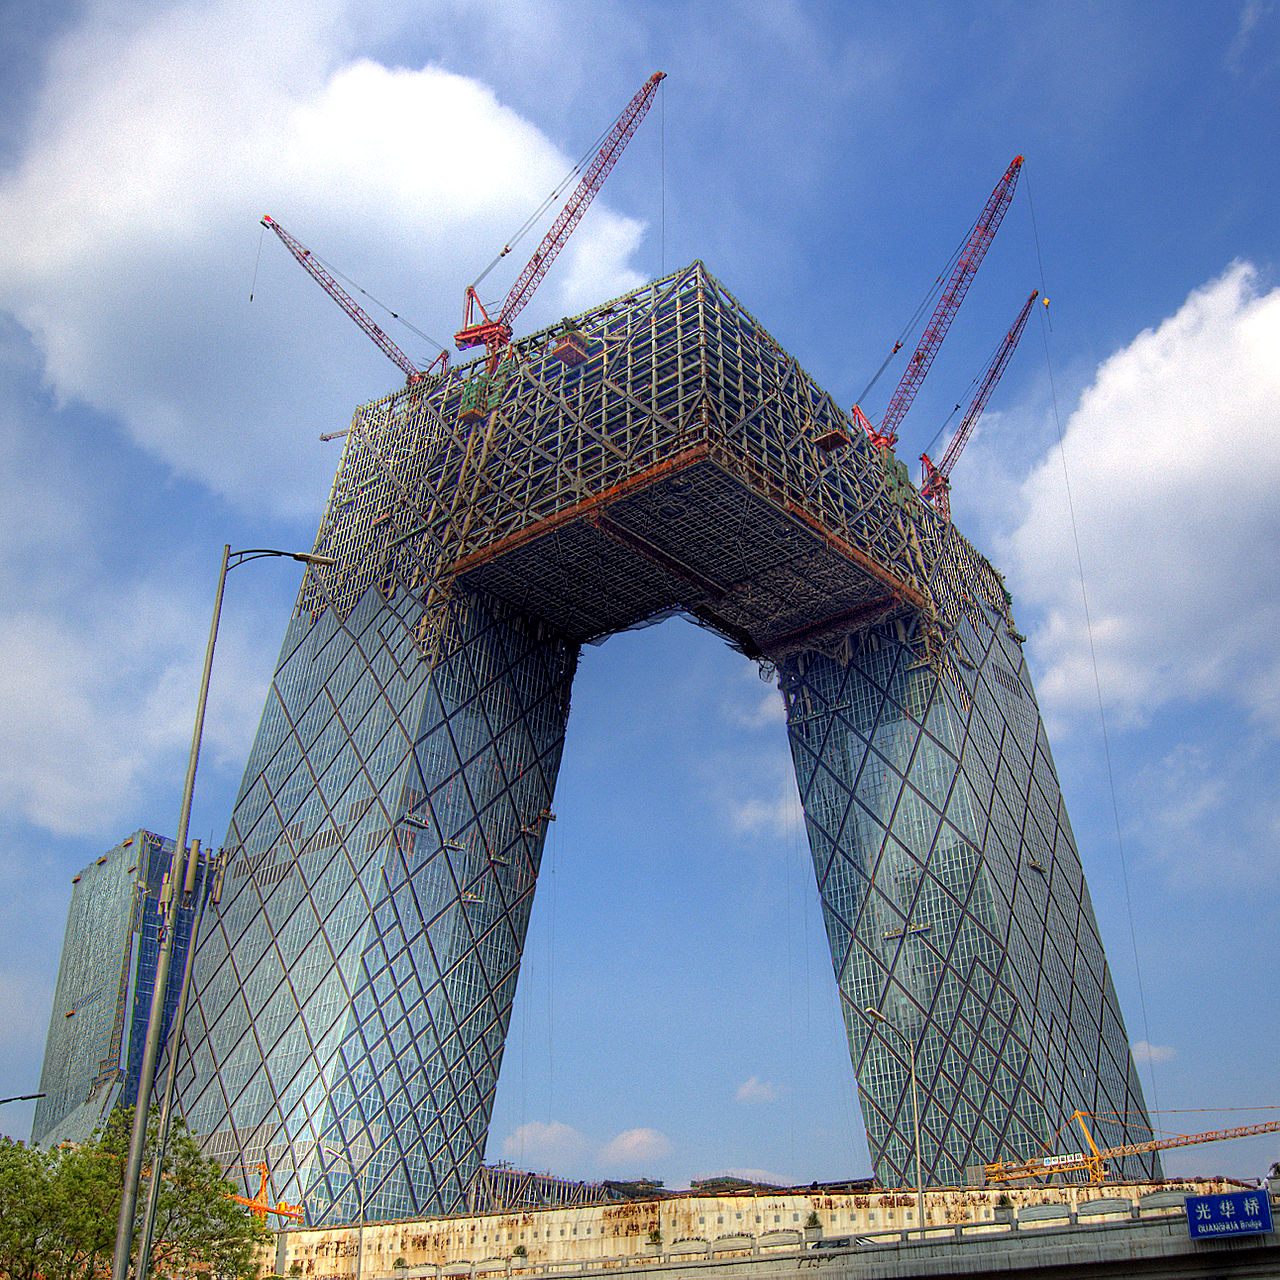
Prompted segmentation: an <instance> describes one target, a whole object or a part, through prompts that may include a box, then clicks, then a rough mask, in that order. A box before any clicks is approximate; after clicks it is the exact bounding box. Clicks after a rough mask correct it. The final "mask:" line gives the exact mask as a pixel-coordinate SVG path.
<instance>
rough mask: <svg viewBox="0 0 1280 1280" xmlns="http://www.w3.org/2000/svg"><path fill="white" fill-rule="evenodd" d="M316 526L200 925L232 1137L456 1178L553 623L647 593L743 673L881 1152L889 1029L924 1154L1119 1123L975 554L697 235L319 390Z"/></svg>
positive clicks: (304, 1174)
mask: <svg viewBox="0 0 1280 1280" xmlns="http://www.w3.org/2000/svg"><path fill="white" fill-rule="evenodd" d="M566 329H567V330H568V331H569V332H570V335H571V337H572V341H566V340H565V330H566ZM316 550H317V551H318V552H320V553H321V554H323V555H325V556H331V557H333V558H334V559H335V560H336V562H337V563H336V564H335V565H333V566H332V567H320V568H314V567H313V568H309V569H308V571H307V574H306V577H305V578H304V580H303V584H302V589H301V591H300V593H299V597H298V603H297V607H296V609H295V612H294V615H293V618H292V620H291V621H290V623H289V627H288V631H287V633H286V636H285V640H284V644H283V647H282V649H281V653H280V658H279V660H278V663H277V667H276V673H275V677H274V679H273V681H272V686H271V690H270V693H269V695H268V700H267V706H266V709H265V711H264V714H263V719H262V723H261V726H260V728H259V731H258V736H257V739H256V741H255V743H254V747H253V751H252V754H251V756H250V759H249V762H248V765H247V768H246V770H245V776H244V781H243V783H242V786H241V790H240V794H239V797H238V799H237V802H236V806H235V811H234V814H233V817H232V822H231V830H230V834H229V837H228V842H227V843H228V851H229V857H230V861H229V864H228V867H227V873H226V881H225V887H224V889H223V893H222V898H221V902H220V903H219V904H218V906H217V907H216V909H215V910H211V911H210V913H209V915H208V917H207V918H206V927H204V928H203V929H202V931H201V935H200V939H199V944H198V948H197V955H196V968H195V976H196V982H195V993H194V998H193V1001H192V1007H191V1009H190V1011H189V1015H188V1023H187V1027H188V1035H189V1037H190V1042H191V1050H192V1052H191V1058H190V1060H189V1061H184V1062H183V1064H182V1071H181V1074H180V1085H179V1088H180V1100H181V1103H182V1107H183V1110H184V1112H185V1114H186V1117H187V1120H188V1123H189V1124H190V1126H191V1128H192V1129H193V1130H194V1131H195V1132H197V1133H198V1134H200V1135H201V1137H202V1140H203V1142H204V1145H205V1148H206V1150H207V1151H208V1152H210V1153H211V1154H213V1155H215V1156H216V1157H218V1158H219V1159H220V1160H222V1161H223V1162H224V1163H225V1164H226V1165H227V1166H228V1167H229V1168H232V1169H233V1170H234V1169H237V1168H241V1167H244V1166H245V1165H252V1164H255V1163H256V1162H258V1161H263V1160H265V1161H266V1163H267V1164H268V1166H269V1168H270V1170H271V1177H272V1194H273V1195H274V1196H276V1197H278V1198H284V1199H288V1200H295V1201H296V1200H300V1201H303V1202H304V1203H305V1204H306V1206H307V1214H308V1218H309V1220H310V1221H311V1222H313V1223H334V1222H341V1221H349V1220H352V1219H354V1218H355V1217H356V1216H357V1214H358V1213H359V1212H360V1211H361V1208H362V1206H363V1212H364V1213H365V1215H366V1216H367V1217H370V1218H397V1217H409V1216H416V1215H422V1214H434V1213H447V1212H456V1211H460V1210H462V1209H463V1208H464V1207H465V1205H466V1203H467V1196H468V1191H469V1189H471V1188H472V1187H473V1184H474V1180H475V1178H476V1176H477V1173H478V1171H479V1169H480V1166H481V1160H482V1157H483V1154H484V1147H485V1142H486V1138H487V1134H488V1124H489V1116H490V1112H491V1109H492V1103H493V1096H494V1090H495V1087H496V1084H497V1079H498V1072H499V1067H500V1065H501V1060H502V1051H503V1045H504V1042H505V1037H506V1032H507V1026H508V1022H509V1018H510V1011H511V1004H512V1000H513V997H514V993H515V986H516V980H517V976H518V972H519V964H520V955H521V951H522V948H523V944H524V937H525V930H526V927H527V924H528V920H529V912H530V907H531V905H532V898H533V892H534V886H535V884H536V881H537V875H538V868H539V863H540V859H541V854H542V847H543V841H544V838H545V835H546V830H547V823H548V822H549V821H551V819H552V813H551V806H552V797H553V794H554V790H555V780H556V774H557V771H558V768H559V763H560V756H561V750H562V746H563V741H564V733H565V726H566V722H567V718H568V711H569V694H570V688H571V683H572V679H573V673H574V669H575V665H576V660H577V654H578V650H579V647H580V646H581V645H582V644H583V643H586V642H590V641H598V640H600V639H603V638H604V637H607V636H608V635H610V634H612V633H614V632H616V631H619V630H623V629H626V628H629V627H633V626H637V625H641V624H643V623H644V622H646V621H648V620H651V619H653V618H654V617H657V616H661V615H663V614H665V613H672V612H680V613H682V614H684V615H686V616H688V617H690V618H692V619H694V620H695V621H697V622H698V623H699V624H700V625H703V626H705V627H708V628H710V629H712V630H714V631H716V632H717V633H718V634H720V635H721V636H723V637H724V638H725V640H726V641H727V642H728V643H729V644H730V645H731V646H732V647H734V648H735V649H737V650H738V651H739V652H741V653H742V654H743V655H744V656H745V657H746V658H748V659H750V660H752V661H755V662H757V663H759V664H761V665H762V666H764V667H766V668H767V669H768V670H769V671H771V672H772V673H773V674H775V675H776V676H777V678H778V681H779V685H780V688H781V690H782V694H783V697H784V699H785V702H786V707H787V715H788V724H789V733H790V739H791V746H792V753H793V757H794V763H795V768H796V776H797V780H798V782H799V786H800V793H801V797H802V800H803V803H804V809H805V816H806V821H807V824H808V831H809V839H810V844H811V848H812V851H813V858H814V865H815V869H816V872H817V881H818V889H819V892H820V894H821V896H822V902H823V908H824V912H825V916H826V923H827V930H828V936H829V939H830V942H831V950H832V958H833V963H834V967H835V974H836V978H837V982H838V984H839V988H840V992H841V997H842V1008H843V1010H844V1014H845V1020H846V1026H847V1030H848V1035H849V1045H850V1051H851V1055H852V1060H853V1066H854V1073H855V1077H856V1080H857V1086H858V1090H859V1095H860V1098H861V1101H862V1106H863V1112H864V1116H865V1118H866V1121H867V1129H868V1135H869V1138H870V1144H871V1151H872V1156H873V1159H874V1161H875V1166H876V1173H877V1175H878V1177H879V1178H880V1180H881V1181H882V1182H883V1183H885V1184H887V1185H902V1184H908V1183H910V1182H911V1181H913V1178H914V1168H913V1165H912V1161H911V1158H910V1152H911V1150H912V1122H911V1111H910V1097H909V1089H908V1087H907V1082H908V1067H909V1062H910V1059H911V1058H912V1057H913V1056H914V1057H915V1059H916V1061H917V1066H918V1069H919V1075H920V1084H921V1091H922V1116H921V1121H922V1125H921V1127H922V1139H923V1140H922V1148H923V1154H924V1165H925V1177H926V1180H927V1181H928V1182H930V1183H934V1184H938V1183H957V1182H961V1181H963V1178H964V1172H965V1169H966V1168H967V1167H968V1166H971V1165H974V1164H980V1163H982V1162H984V1161H990V1160H996V1159H1019V1158H1023V1157H1026V1156H1030V1155H1033V1154H1037V1153H1039V1152H1041V1151H1044V1150H1071V1149H1073V1143H1074V1139H1073V1138H1071V1137H1066V1136H1063V1137H1059V1136H1058V1135H1059V1132H1060V1130H1062V1129H1064V1127H1065V1126H1066V1122H1067V1119H1068V1117H1069V1116H1070V1114H1071V1112H1072V1111H1074V1110H1077V1109H1080V1110H1083V1111H1088V1112H1092V1113H1095V1114H1096V1115H1097V1117H1098V1119H1096V1120H1095V1121H1094V1123H1093V1127H1094V1130H1095V1132H1096V1133H1100V1135H1101V1139H1100V1140H1101V1141H1105V1142H1111V1141H1121V1140H1125V1139H1127V1138H1132V1139H1134V1140H1137V1139H1140V1138H1143V1137H1146V1136H1147V1134H1148V1129H1147V1126H1146V1115H1145V1108H1144V1104H1143V1101H1142V1095H1141V1090H1140V1087H1139V1084H1138V1080H1137V1076H1136V1073H1135V1071H1134V1067H1133V1062H1132V1059H1131V1056H1130V1053H1129V1048H1128V1042H1127V1037H1126V1034H1125V1030H1124V1025H1123V1021H1122V1019H1121V1016H1120V1011H1119V1008H1118V1006H1117V1003H1116V999H1115V993H1114V991H1113V990H1112V986H1111V982H1110V978H1109V975H1108V972H1107V966H1106V960H1105V957H1104V955H1103V951H1102V946H1101V943H1100V941H1099V938H1098V931H1097V925H1096V922H1095V920H1094V916H1093V911H1092V907H1091V905H1090V902H1089V897H1088V893H1087V891H1086V889H1085V885H1084V880H1083V875H1082V872H1081V867H1080V860H1079V857H1078V855H1077V852H1076V849H1075V846H1074V843H1073V841H1072V836H1071V831H1070V826H1069V824H1068V822H1067V817H1066V813H1065V810H1064V808H1063V804H1062V798H1061V795H1060V793H1059V790H1058V784H1057V778H1056V774H1055V771H1054V767H1053V762H1052V759H1051V757H1050V754H1049V749H1048V743H1047V741H1046V739H1045V735H1044V729H1043V726H1042V724H1041V721H1040V717H1039V713H1038V711H1037V709H1036V704H1035V698H1034V694H1033V691H1032V688H1031V682H1030V678H1029V676H1028V673H1027V668H1026V664H1025V662H1024V661H1023V657H1022V638H1021V637H1020V636H1019V635H1018V634H1017V632H1016V630H1015V629H1014V624H1013V618H1012V614H1011V612H1010V601H1009V598H1008V596H1007V593H1006V592H1005V590H1004V585H1003V582H1002V580H1001V578H1000V576H999V574H998V573H996V571H995V570H994V569H993V568H992V566H991V565H990V564H989V563H988V562H987V561H986V560H985V559H984V558H983V557H982V556H981V555H980V554H979V553H978V552H977V551H976V550H975V549H974V548H973V547H972V546H971V545H970V544H969V543H968V542H966V541H965V540H964V538H963V537H962V536H961V535H960V534H959V533H958V532H957V531H956V530H955V529H954V528H953V527H952V526H951V525H950V523H949V522H948V521H946V520H945V519H943V518H941V517H940V516H939V515H938V514H937V513H936V512H935V511H933V510H932V508H930V507H928V506H927V505H926V504H924V503H923V502H922V501H921V499H920V497H919V494H918V493H917V492H916V490H915V488H914V487H913V486H912V485H911V483H910V481H909V479H908V478H907V474H906V468H905V466H903V465H902V464H901V463H900V462H898V461H897V460H896V459H895V458H894V457H893V455H892V453H890V452H887V451H881V450H877V449H874V448H873V447H872V446H871V445H870V444H869V443H868V441H867V440H866V439H865V438H864V437H863V436H862V435H861V434H859V433H858V431H857V430H856V429H855V427H854V426H853V424H852V423H851V422H850V420H849V418H848V416H847V415H846V414H845V413H844V412H843V411H842V410H841V409H840V407H839V406H838V405H836V404H835V403H834V402H833V401H832V400H831V398H830V397H829V396H828V395H827V394H826V393H825V392H823V391H822V390H821V389H820V388H819V387H817V386H816V385H815V384H814V383H813V382H812V381H811V380H810V379H809V378H808V376H807V375H806V374H805V373H804V371H803V370H802V369H801V368H800V367H799V365H798V364H797V363H796V361H795V360H794V358H793V357H791V356H790V355H788V354H787V353H786V352H785V351H784V350H783V349H782V348H781V347H780V346H779V344H778V343H777V342H776V341H774V340H773V339H772V338H771V337H770V336H769V335H768V333H767V332H766V331H765V330H764V329H763V328H762V327H761V326H760V325H759V323H758V322H757V321H756V320H755V319H754V318H753V317H752V316H750V315H749V313H747V312H746V311H745V310H744V309H743V308H742V307H741V306H740V304H738V303H737V301H736V300H735V299H734V298H733V297H732V296H731V295H730V294H729V293H728V292H727V291H726V290H725V289H724V288H723V286H721V285H720V284H719V283H718V282H717V281H716V280H715V279H714V278H713V277H711V276H710V275H709V273H707V271H706V269H705V268H704V267H703V266H702V264H701V263H693V264H691V265H690V266H689V267H686V268H684V269H682V270H681V271H678V272H675V273H674V274H673V275H671V276H669V277H667V278H665V279H663V280H659V281H655V282H654V283H652V284H650V285H647V286H645V288H643V289H640V290H637V291H635V292H634V293H632V294H629V295H627V296H625V297H623V298H619V299H615V300H613V301H610V302H607V303H604V304H602V305H601V306H599V307H597V308H594V309H593V310H592V311H590V312H588V313H586V314H584V315H582V316H579V317H576V318H575V319H574V320H573V321H572V322H567V323H566V325H565V326H561V327H558V328H557V329H556V330H548V331H546V332H543V333H539V334H535V335H533V336H532V337H530V338H528V339H525V340H522V341H521V342H520V343H518V344H516V345H515V346H514V347H513V348H512V349H511V351H510V353H509V355H508V356H507V357H506V358H504V360H503V361H502V362H501V363H499V364H498V365H497V366H496V367H495V368H493V369H489V368H486V367H485V366H484V365H483V364H480V363H477V364H473V365H470V366H464V367H462V368H460V369H456V370H451V371H449V372H448V373H447V374H443V375H440V376H436V377H432V378H428V379H424V380H423V381H421V382H418V383H415V384H414V385H412V386H409V387H406V388H404V389H403V390H401V391H397V392H395V393H393V394H392V395H390V396H388V397H386V398H385V399H383V400H379V401H377V402H375V403H373V404H370V405H366V406H364V407H362V408H361V409H359V410H357V412H356V415H355V418H354V420H353V422H352V426H351V430H350V432H349V434H348V437H347V443H346V448H345V451H344V454H343V459H342V462H341V464H340V466H339V469H338V474H337V476H336V478H335V481H334V488H333V492H332V494H331V496H330V500H329V504H328V506H327V508H326V511H325V514H324V517H323V519H322V522H321V526H320V530H319V532H318V534H317V539H316ZM744 945H747V941H746V940H745V939H744ZM868 1009H874V1010H876V1011H877V1013H879V1014H882V1015H883V1018H884V1019H885V1020H886V1021H885V1022H884V1023H881V1022H880V1021H878V1020H877V1019H876V1018H875V1017H874V1016H873V1015H871V1014H869V1013H867V1012H866V1011H867V1010H868ZM1064 1144H1065V1145H1064ZM1146 1159H1147V1162H1146V1163H1145V1164H1143V1163H1142V1162H1141V1161H1136V1160H1131V1161H1129V1162H1127V1165H1126V1166H1125V1167H1124V1168H1123V1170H1122V1171H1123V1172H1125V1173H1128V1174H1137V1173H1139V1172H1142V1171H1143V1170H1144V1169H1146V1170H1150V1169H1153V1168H1154V1167H1155V1165H1154V1161H1153V1160H1152V1159H1151V1158H1150V1157H1148V1158H1146Z"/></svg>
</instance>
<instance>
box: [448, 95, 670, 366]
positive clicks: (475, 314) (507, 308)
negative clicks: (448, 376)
mask: <svg viewBox="0 0 1280 1280" xmlns="http://www.w3.org/2000/svg"><path fill="white" fill-rule="evenodd" d="M664 79H666V73H665V72H662V71H655V72H654V73H653V75H651V76H650V77H649V78H648V80H646V81H645V82H644V84H643V85H642V86H641V87H640V90H639V92H638V93H637V94H636V95H635V97H634V98H632V99H631V101H630V102H629V103H627V105H626V107H625V108H624V109H623V111H622V114H621V115H620V116H619V117H618V118H617V120H616V121H615V122H614V124H613V127H612V128H611V129H610V130H609V132H608V134H606V136H605V140H604V143H603V144H602V145H601V147H600V150H599V152H597V154H596V158H595V159H594V160H593V161H592V162H591V165H590V166H589V167H588V169H587V170H586V172H585V173H584V174H583V175H582V180H581V181H580V182H579V183H578V185H577V187H576V188H575V189H574V192H573V194H572V195H571V196H570V197H569V200H568V203H567V204H566V205H565V206H564V208H563V209H561V210H560V214H559V216H558V217H557V218H556V220H555V221H554V222H553V223H552V224H551V229H550V230H549V231H548V232H547V234H546V235H545V236H543V238H542V243H541V244H540V245H538V247H537V249H535V250H534V254H533V257H532V258H530V259H529V261H528V263H527V264H526V265H525V268H524V270H523V271H522V272H521V273H520V274H519V276H518V277H517V278H516V282H515V284H513V285H512V286H511V291H510V292H509V293H508V294H507V296H506V299H505V300H504V301H503V303H502V306H501V308H499V310H498V313H497V316H496V317H494V316H491V315H490V314H489V312H488V310H487V309H486V307H485V305H484V303H483V302H481V301H480V295H479V294H478V293H477V292H476V285H478V284H479V283H480V280H483V279H484V276H481V277H480V279H478V280H476V281H475V283H474V284H470V285H468V286H467V292H466V306H465V311H464V313H463V319H462V328H461V329H459V330H458V332H457V333H456V334H454V336H453V337H454V341H455V342H456V343H457V344H458V350H459V351H466V350H467V349H468V348H470V347H484V349H485V351H486V352H487V353H488V364H489V371H490V372H492V371H493V367H494V366H495V365H496V364H497V361H498V358H499V356H500V354H501V352H502V350H503V349H504V348H505V347H506V346H508V345H509V343H510V342H511V324H512V321H514V320H515V318H516V316H518V315H519V314H520V312H521V311H522V310H523V309H524V307H525V305H526V303H528V301H529V299H530V298H532V297H533V294H534V290H535V289H537V287H538V285H540V284H541V283H542V278H543V277H544V276H545V275H546V274H547V272H548V271H549V270H550V269H551V264H552V263H553V262H554V261H555V260H556V257H557V255H558V254H559V253H560V250H561V249H563V248H564V246H565V242H566V241H567V240H568V239H569V237H570V235H572V234H573V229H574V228H575V227H576V226H577V225H578V223H579V222H580V221H581V220H582V215H583V214H584V213H586V211H587V207H588V206H589V205H590V204H591V202H592V200H594V199H595V196H596V192H597V191H599V190H600V188H601V187H602V186H603V185H604V180H605V179H606V178H607V177H608V176H609V173H610V171H611V170H612V169H613V166H614V165H615V164H616V163H617V161H618V157H619V156H620V155H621V154H622V152H623V151H624V150H625V149H626V145H627V143H628V142H630V141H631V135H632V134H634V133H635V131H636V129H637V128H639V126H640V122H641V121H642V120H643V119H644V118H645V116H646V114H648V111H649V107H650V106H651V105H652V104H653V98H654V94H656V93H657V91H658V85H659V84H660V83H661V82H662V81H663V80H664ZM510 252H511V246H510V245H507V246H506V247H505V248H504V249H503V250H502V252H501V253H500V254H499V255H498V258H499V259H500V258H503V257H505V256H506V255H507V254H508V253H510ZM497 260H498V259H495V260H494V261H495V263H496V262H497ZM486 274H487V273H486Z"/></svg>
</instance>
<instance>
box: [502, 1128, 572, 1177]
mask: <svg viewBox="0 0 1280 1280" xmlns="http://www.w3.org/2000/svg"><path fill="white" fill-rule="evenodd" d="M502 1154H503V1155H504V1156H506V1157H508V1159H511V1160H515V1161H516V1162H517V1163H518V1164H521V1165H524V1166H537V1167H538V1168H545V1169H550V1170H551V1171H553V1172H556V1173H565V1172H566V1171H572V1170H574V1169H576V1168H578V1167H580V1166H581V1165H582V1163H583V1162H584V1161H585V1160H587V1159H588V1158H589V1157H590V1154H591V1142H590V1140H589V1139H588V1138H587V1137H586V1136H585V1135H584V1134H581V1133H579V1132H578V1130H577V1129H575V1128H573V1126H572V1125H567V1124H562V1123H561V1122H560V1121H559V1120H553V1121H551V1122H550V1123H544V1122H543V1121H541V1120H530V1121H528V1122H527V1123H525V1124H522V1125H520V1126H518V1127H517V1128H516V1129H515V1130H514V1131H513V1132H512V1133H509V1134H508V1135H507V1136H506V1138H504V1139H503V1142H502Z"/></svg>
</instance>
